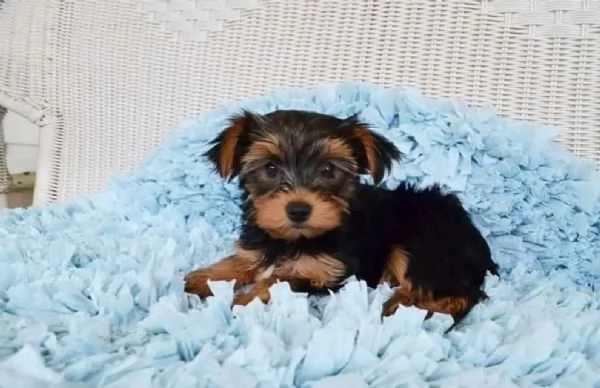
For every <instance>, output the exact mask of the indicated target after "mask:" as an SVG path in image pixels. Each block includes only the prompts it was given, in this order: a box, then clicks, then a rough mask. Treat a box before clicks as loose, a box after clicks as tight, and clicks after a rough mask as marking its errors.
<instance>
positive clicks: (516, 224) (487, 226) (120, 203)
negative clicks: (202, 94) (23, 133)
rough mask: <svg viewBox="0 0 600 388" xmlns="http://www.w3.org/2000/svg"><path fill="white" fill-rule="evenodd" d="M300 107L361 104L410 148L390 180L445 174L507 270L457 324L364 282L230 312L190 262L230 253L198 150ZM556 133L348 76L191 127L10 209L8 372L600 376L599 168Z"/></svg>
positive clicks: (212, 179)
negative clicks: (119, 168)
mask: <svg viewBox="0 0 600 388" xmlns="http://www.w3.org/2000/svg"><path fill="white" fill-rule="evenodd" d="M242 107H244V108H246V109H249V110H252V111H255V112H258V113H267V112H269V111H272V110H275V109H282V108H296V109H307V110H315V111H319V112H324V113H328V114H332V115H337V116H340V117H346V116H349V115H351V114H354V113H359V114H360V118H361V119H362V120H364V121H366V122H368V123H370V124H372V125H373V127H374V129H375V130H377V131H380V132H381V133H383V134H384V135H385V136H387V137H389V138H390V139H392V140H393V141H394V142H395V143H396V144H397V145H398V147H399V148H400V149H401V150H402V151H403V152H404V153H405V154H406V158H405V159H404V161H403V162H402V163H400V164H398V165H395V166H394V169H393V171H392V173H391V174H390V176H389V178H388V179H387V182H386V184H387V185H388V186H392V187H393V186H395V185H397V184H398V182H400V181H402V180H410V181H413V182H416V183H418V184H423V185H426V184H429V183H432V182H440V183H442V184H443V186H444V187H445V188H446V189H447V190H451V191H454V192H457V193H458V194H459V196H460V197H461V198H462V200H463V201H464V204H465V207H466V208H467V209H468V210H469V212H470V213H471V214H472V216H473V218H474V221H475V222H476V224H477V225H478V227H479V228H480V229H481V230H482V231H483V233H484V235H485V236H486V238H487V240H488V241H489V243H490V245H491V248H492V252H493V256H494V259H495V260H496V261H497V262H498V263H499V264H500V266H501V278H500V279H498V278H495V277H491V276H490V277H489V278H488V279H487V282H486V291H487V293H488V294H489V296H490V299H489V300H488V301H487V302H485V303H483V304H481V305H478V306H477V307H476V308H475V309H474V310H473V312H472V313H471V314H470V315H469V316H468V318H467V319H466V320H465V321H464V324H463V325H462V326H461V327H460V328H458V329H457V330H455V331H453V332H450V333H449V334H447V335H444V333H443V332H444V330H445V329H446V328H447V327H448V326H449V324H450V323H451V320H450V317H448V316H444V315H439V314H436V315H435V316H434V317H433V318H432V319H430V320H428V321H425V322H423V317H424V312H423V311H421V310H418V309H415V308H400V309H399V310H398V312H397V313H396V314H395V315H394V316H391V317H388V318H386V319H383V320H382V319H381V317H380V314H381V304H382V301H383V300H384V299H385V297H386V296H388V295H389V294H390V289H389V288H388V287H387V286H386V285H382V286H380V287H378V288H377V289H375V290H372V289H368V288H367V287H366V286H365V284H364V283H362V282H360V281H357V280H351V281H349V282H348V284H347V285H346V286H345V287H344V288H343V289H342V290H341V291H339V292H337V293H334V294H330V295H328V296H324V297H309V298H307V296H306V295H304V294H297V293H292V292H291V291H290V289H289V287H288V285H287V283H279V284H277V285H275V286H273V288H272V290H271V291H272V295H273V298H272V302H271V303H270V304H269V305H263V304H261V303H260V302H257V301H255V302H253V303H251V304H250V305H248V306H245V307H235V308H234V309H233V310H231V308H230V307H229V306H230V301H231V299H232V293H233V291H232V285H231V284H230V283H227V282H216V283H214V284H213V288H214V292H215V296H214V297H211V298H208V299H207V300H206V301H200V300H199V299H198V298H197V297H195V296H188V295H186V294H184V293H183V282H182V276H183V274H184V273H185V272H186V271H189V270H191V269H193V268H197V267H199V266H204V265H207V264H209V263H212V262H214V261H216V260H218V259H219V258H221V257H223V256H224V255H226V254H228V253H229V252H231V249H232V246H231V243H232V241H233V240H234V239H235V237H236V234H237V233H238V229H239V226H240V220H239V216H240V210H239V209H238V205H239V201H240V193H239V191H238V189H237V188H236V182H235V181H234V182H231V183H227V182H223V181H222V180H220V179H219V178H218V177H217V175H216V174H214V173H213V172H212V170H211V168H210V166H209V165H208V163H207V162H206V161H204V160H202V158H201V157H200V154H201V153H202V152H203V150H205V149H206V146H207V141H208V140H210V139H211V138H212V137H213V136H215V134H216V133H217V132H218V131H219V130H221V129H223V128H224V126H225V125H226V119H227V118H228V117H229V116H230V115H231V114H233V113H236V112H239V110H240V109H241V108H242ZM552 137H553V131H552V130H551V129H549V128H542V127H540V126H534V125H532V124H526V123H523V122H519V121H513V120H508V119H505V118H502V117H499V116H497V115H496V114H495V113H494V111H493V110H492V109H491V108H477V109H475V108H470V107H468V106H466V105H465V104H462V103H460V102H457V101H445V100H437V99H432V98H428V97H425V96H423V95H421V94H420V93H419V92H417V91H414V90H386V89H383V88H380V87H376V86H373V85H365V84H354V83H351V84H349V83H343V84H336V85H326V86H322V87H318V88H315V89H312V90H281V91H276V92H274V93H272V94H268V95H266V96H262V97H258V98H256V99H251V100H248V101H242V102H232V103H228V104H225V105H223V106H221V107H218V108H216V109H214V110H212V111H210V112H207V113H205V114H202V115H201V116H199V117H196V118H193V119H190V120H187V121H185V122H183V123H182V124H181V125H180V127H179V128H178V129H177V130H175V131H173V132H172V133H170V134H169V135H168V137H167V138H166V139H165V140H164V142H163V143H162V144H161V146H160V147H158V148H157V149H155V150H154V151H153V152H151V153H150V154H149V155H148V156H147V158H146V159H145V160H144V161H143V162H142V163H141V164H140V165H139V167H137V168H136V170H135V171H133V172H131V173H128V174H124V175H122V176H118V177H114V178H113V179H112V180H111V181H110V183H109V184H108V185H107V187H106V189H105V190H104V191H103V192H102V193H100V194H98V195H94V196H90V197H88V198H81V199H77V200H74V201H70V202H68V203H64V204H57V205H53V206H50V207H47V208H37V209H29V210H11V211H6V212H4V213H2V214H1V215H0V241H1V246H0V327H1V329H0V387H3V388H4V387H6V388H9V387H10V388H12V387H44V388H48V387H95V386H97V387H113V388H114V387H124V388H131V387H136V388H144V387H236V388H237V387H292V386H297V387H315V388H318V387H346V388H352V387H385V388H387V387H428V386H431V387H444V388H448V387H467V386H468V387H503V388H508V387H534V386H535V387H537V386H554V387H600V297H599V284H600V238H599V236H600V232H599V227H600V221H599V219H600V200H599V196H600V177H599V175H598V174H597V173H596V172H595V169H594V166H593V165H592V164H590V163H586V162H583V161H581V160H578V159H576V158H575V157H574V156H572V155H571V154H569V153H568V152H566V151H564V150H563V149H562V148H560V147H559V146H557V145H556V144H555V143H553V140H552Z"/></svg>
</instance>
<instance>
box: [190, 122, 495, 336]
mask: <svg viewBox="0 0 600 388" xmlns="http://www.w3.org/2000/svg"><path fill="white" fill-rule="evenodd" d="M232 128H234V130H233V131H232ZM232 134H235V136H233V135H232ZM265 139H267V140H268V141H267V142H266V145H264V144H263V145H262V147H264V148H266V149H267V155H265V156H262V154H261V152H262V151H264V149H261V150H259V151H256V150H255V151H254V155H252V156H253V158H249V159H248V158H247V159H244V156H245V155H246V154H247V153H248V155H250V154H251V152H249V149H250V148H251V147H252V146H253V145H258V144H261V143H260V142H261V141H263V143H264V140H265ZM269 139H271V140H269ZM365 139H366V140H365ZM269 141H270V142H269ZM224 143H227V144H225V146H224ZM255 143H256V144H255ZM340 144H341V145H340ZM227 147H228V151H227V152H223V149H225V148H227ZM335 147H337V148H336V150H335V151H331V149H332V148H335ZM232 150H233V151H232ZM271 152H272V153H271ZM340 155H341V156H340ZM205 156H206V157H208V159H209V160H210V161H211V162H212V163H213V164H214V165H215V166H216V168H217V170H220V171H221V175H223V176H225V175H229V176H230V177H233V176H239V177H240V179H239V182H240V187H241V189H242V191H243V192H244V204H243V210H244V213H243V227H242V231H241V234H240V239H239V246H240V247H242V248H243V249H245V250H250V251H257V252H261V257H262V259H261V261H260V264H259V265H260V266H261V267H265V268H266V267H269V266H271V265H272V264H275V265H277V263H278V262H279V261H281V260H294V258H298V257H300V256H303V255H305V256H309V257H310V256H318V255H319V254H325V255H327V256H330V257H332V258H333V259H335V260H337V261H339V262H341V263H343V265H344V267H345V271H346V273H345V277H344V278H346V277H348V276H351V275H355V276H356V277H357V278H359V279H362V280H364V281H365V282H366V283H367V284H368V285H369V286H370V287H375V286H377V284H378V283H379V282H380V281H381V279H382V275H383V273H384V271H385V269H386V265H387V264H388V260H389V257H390V254H391V251H392V249H393V248H394V247H398V246H400V247H402V249H403V250H405V251H406V252H408V254H409V255H410V260H409V265H408V268H407V271H406V278H408V279H409V280H410V282H411V284H412V286H413V287H414V288H415V289H419V290H423V291H425V292H427V293H430V294H431V295H433V297H434V298H445V297H453V298H464V299H466V300H468V307H467V309H466V310H464V311H460V312H459V313H456V314H454V315H453V317H454V320H455V325H456V324H457V323H458V322H459V321H460V320H461V319H463V318H464V316H465V315H467V314H468V312H469V311H470V309H471V308H472V307H473V306H474V305H475V304H477V303H478V302H479V301H481V300H483V299H485V298H486V294H485V293H484V292H483V290H482V287H483V283H484V280H485V276H486V273H487V272H488V271H489V272H490V273H492V274H494V275H497V273H498V272H497V270H498V267H497V265H496V264H495V263H494V262H493V260H492V257H491V254H490V249H489V247H488V244H487V242H486V240H485V239H484V237H483V236H482V235H481V233H480V232H479V231H478V230H477V228H476V227H475V226H474V224H473V223H472V221H471V218H470V217H469V215H468V213H467V212H466V211H465V209H464V208H463V206H462V204H461V202H460V200H459V199H458V197H457V196H456V195H454V194H449V193H444V192H443V191H442V190H441V189H440V188H439V187H438V186H432V187H428V188H424V189H419V188H417V187H415V186H413V185H410V184H407V183H403V184H401V185H400V186H399V187H397V188H395V189H386V188H382V187H377V186H371V185H365V184H361V183H359V174H361V173H367V172H368V173H370V174H371V175H372V176H373V178H374V181H375V183H376V184H377V183H379V182H380V181H381V179H382V177H383V176H384V174H385V173H386V172H387V171H388V170H389V169H390V167H391V165H392V162H393V161H394V160H397V159H399V157H400V152H399V151H398V149H397V148H396V147H395V146H394V145H393V143H391V142H390V141H388V140H387V139H386V138H385V137H383V136H381V135H379V134H377V133H375V132H373V131H370V130H368V128H367V127H366V125H364V124H363V123H360V122H359V121H358V120H357V118H356V117H350V118H348V119H345V120H342V119H338V118H336V117H332V116H328V115H323V114H318V113H314V112H304V111H294V110H291V111H290V110H287V111H276V112H273V113H270V114H268V115H265V116H259V115H254V114H252V113H249V112H243V114H241V115H239V116H236V117H234V118H233V119H232V124H231V126H230V127H229V128H228V129H226V130H224V131H223V132H222V133H221V134H220V135H219V136H218V137H217V138H216V139H215V140H214V141H213V142H212V147H211V149H210V150H209V151H208V152H207V153H206V155H205ZM224 156H225V157H224ZM336 158H337V159H336ZM327 163H329V164H330V165H331V164H332V163H333V165H334V167H336V170H335V171H336V172H335V173H331V175H330V176H327V177H325V178H324V177H323V175H321V174H322V172H323V171H324V170H322V167H323V165H324V164H327ZM224 164H227V167H226V168H225V170H229V171H226V174H224V173H223V165H224ZM295 190H303V193H305V194H298V195H301V196H302V195H305V196H306V195H308V194H306V191H308V192H309V193H312V194H310V195H312V197H311V196H310V195H308V196H307V197H306V198H308V199H307V201H313V202H312V203H313V205H314V204H315V203H317V204H319V203H321V201H322V202H323V203H328V204H329V205H328V206H330V207H329V208H328V209H329V210H328V211H330V212H332V214H333V215H334V216H337V215H339V214H343V215H342V216H340V218H339V219H340V221H339V223H334V224H332V225H333V226H332V227H331V228H329V229H326V230H325V231H324V232H322V233H321V232H319V233H308V232H306V233H305V234H303V233H302V232H301V231H302V228H304V227H306V228H307V230H308V228H309V227H310V225H304V226H303V225H291V226H289V227H288V226H285V225H284V226H281V228H284V229H285V228H288V229H289V228H291V229H292V230H293V233H291V232H290V233H281V234H280V235H279V236H278V235H277V233H274V232H273V230H269V228H270V227H268V226H267V227H264V223H263V224H261V225H260V226H259V224H260V222H258V221H257V213H258V212H259V211H260V212H261V214H263V215H264V214H265V211H266V212H267V213H268V214H271V213H270V212H271V208H270V207H268V206H275V207H277V206H278V207H279V208H281V206H282V205H281V201H280V202H277V203H276V204H275V205H265V204H264V202H260V203H262V205H261V206H263V208H260V209H259V208H257V207H256V206H257V205H256V201H257V200H259V199H261V198H266V199H267V200H269V199H270V198H277V196H280V197H279V198H280V199H281V198H288V197H285V196H286V195H290V194H289V193H292V195H291V196H289V198H290V199H289V200H290V201H292V200H297V199H295V197H293V196H294V195H296V194H293V193H295V192H296V191H295ZM315 195H316V197H315ZM300 198H301V199H302V197H300ZM315 198H319V199H315ZM286 200H287V199H286ZM315 201H316V202H315ZM334 203H337V204H338V205H339V206H340V207H339V210H338V211H337V212H336V211H334V210H331V209H332V207H331V206H333V209H335V206H336V205H332V204H334ZM340 204H343V206H342V205H340ZM273 211H277V210H273ZM323 214H325V213H323ZM288 221H289V220H288ZM280 222H282V223H285V222H287V221H285V219H284V220H283V221H275V222H272V223H273V225H274V226H273V228H275V229H277V228H278V227H279V226H278V225H279V223H280ZM307 224H308V222H307ZM294 228H298V229H294ZM287 232H289V230H287ZM296 232H297V233H296ZM281 236H283V237H281ZM307 236H308V237H307ZM253 265H254V264H253ZM206 273H208V272H206ZM203 276H204V274H203V272H202V271H199V272H198V271H196V273H194V274H192V275H190V277H188V278H187V279H188V280H189V284H190V286H189V288H188V289H189V290H191V292H194V287H196V288H198V287H199V289H201V290H202V293H206V292H207V290H206V287H205V286H204V282H205V278H204V277H203ZM219 276H222V275H219ZM198 279H200V280H198ZM341 280H342V279H340V284H337V286H334V287H332V288H334V289H335V288H339V287H340V286H341ZM194 282H195V283H194ZM192 283H194V284H192ZM299 284H302V287H300V286H299ZM294 287H295V288H294V289H295V290H296V291H300V289H299V287H300V288H302V291H308V292H311V293H321V292H324V291H326V290H324V289H320V288H314V287H311V286H310V283H309V282H308V281H307V279H303V280H301V281H299V282H298V284H296V283H295V286H294ZM430 315H431V314H428V315H427V317H429V316H430ZM452 327H454V325H453V326H452Z"/></svg>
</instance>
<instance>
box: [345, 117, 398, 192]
mask: <svg viewBox="0 0 600 388" xmlns="http://www.w3.org/2000/svg"><path fill="white" fill-rule="evenodd" d="M342 126H344V127H346V128H347V129H348V130H349V131H350V133H349V136H350V139H351V140H350V141H351V144H352V148H353V149H354V153H355V155H356V161H357V163H358V167H359V169H360V173H362V174H364V173H367V172H368V173H369V174H370V175H371V176H372V177H373V182H375V184H379V183H381V180H382V179H383V177H384V175H385V174H386V172H388V171H389V170H390V169H391V168H392V163H393V162H394V161H395V160H399V159H400V157H401V156H402V153H401V152H400V151H399V150H398V148H396V146H395V145H394V144H393V143H392V142H391V141H389V140H388V139H386V138H385V137H383V136H381V135H379V134H378V133H375V132H373V131H372V130H370V129H369V128H368V127H367V125H366V124H364V123H362V122H360V121H359V120H358V118H357V116H351V117H349V118H347V119H346V120H344V122H343V124H342Z"/></svg>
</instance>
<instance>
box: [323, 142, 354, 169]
mask: <svg viewBox="0 0 600 388" xmlns="http://www.w3.org/2000/svg"><path fill="white" fill-rule="evenodd" d="M323 156H324V157H326V158H332V159H346V160H348V161H351V162H352V163H353V164H354V158H353V155H352V149H351V148H350V146H349V145H348V144H347V143H346V142H345V141H344V140H342V139H335V138H333V139H326V140H325V144H324V146H323Z"/></svg>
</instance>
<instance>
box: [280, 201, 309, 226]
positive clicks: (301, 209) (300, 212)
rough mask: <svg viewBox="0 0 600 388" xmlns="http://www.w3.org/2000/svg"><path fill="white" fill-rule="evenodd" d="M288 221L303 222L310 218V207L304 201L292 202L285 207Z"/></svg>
mask: <svg viewBox="0 0 600 388" xmlns="http://www.w3.org/2000/svg"><path fill="white" fill-rule="evenodd" d="M285 212H286V215H287V217H288V219H289V220H290V221H292V222H304V221H306V220H308V218H309V217H310V213H311V212H312V206H311V205H310V204H309V203H307V202H304V201H292V202H290V203H288V204H287V205H286V207H285Z"/></svg>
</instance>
